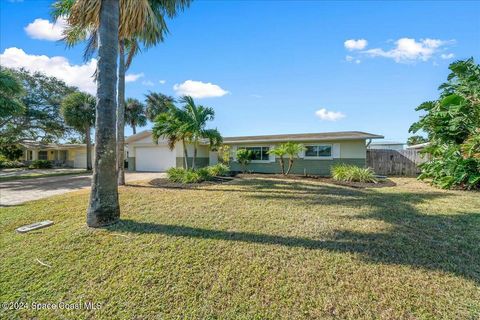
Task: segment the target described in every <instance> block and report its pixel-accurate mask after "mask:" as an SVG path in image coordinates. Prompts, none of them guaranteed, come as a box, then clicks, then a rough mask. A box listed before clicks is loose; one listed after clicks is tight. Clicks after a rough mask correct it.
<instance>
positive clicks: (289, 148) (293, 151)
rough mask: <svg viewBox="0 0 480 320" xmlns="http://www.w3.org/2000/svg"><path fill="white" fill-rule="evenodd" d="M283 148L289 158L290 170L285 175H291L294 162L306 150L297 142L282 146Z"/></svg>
mask: <svg viewBox="0 0 480 320" xmlns="http://www.w3.org/2000/svg"><path fill="white" fill-rule="evenodd" d="M282 148H284V149H285V153H286V155H287V156H288V169H287V172H286V173H285V175H288V174H289V173H290V170H292V167H293V161H294V159H295V158H298V154H299V153H301V152H303V151H304V150H305V147H304V146H303V144H301V143H296V142H287V143H284V144H282Z"/></svg>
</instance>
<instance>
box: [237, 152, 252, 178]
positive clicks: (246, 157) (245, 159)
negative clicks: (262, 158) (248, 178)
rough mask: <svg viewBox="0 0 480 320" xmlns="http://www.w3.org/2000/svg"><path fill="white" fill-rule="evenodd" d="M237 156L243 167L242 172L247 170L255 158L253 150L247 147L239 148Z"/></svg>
mask: <svg viewBox="0 0 480 320" xmlns="http://www.w3.org/2000/svg"><path fill="white" fill-rule="evenodd" d="M236 156H237V161H238V163H240V166H241V167H242V172H243V173H245V172H247V166H248V164H249V163H250V161H252V159H253V152H252V151H251V150H247V149H239V150H237V153H236Z"/></svg>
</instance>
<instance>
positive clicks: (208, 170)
mask: <svg viewBox="0 0 480 320" xmlns="http://www.w3.org/2000/svg"><path fill="white" fill-rule="evenodd" d="M229 172H230V169H229V168H228V167H227V166H226V165H224V164H220V163H219V164H217V165H214V166H210V167H204V168H200V169H184V168H170V169H168V170H167V178H168V180H170V181H172V182H178V183H200V182H203V181H209V180H212V179H213V178H214V177H215V176H225V175H227V174H228V173H229Z"/></svg>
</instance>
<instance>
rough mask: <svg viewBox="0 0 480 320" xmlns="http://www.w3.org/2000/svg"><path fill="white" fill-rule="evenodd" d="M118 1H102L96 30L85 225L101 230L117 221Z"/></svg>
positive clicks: (118, 212) (118, 217)
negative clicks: (90, 170)
mask: <svg viewBox="0 0 480 320" xmlns="http://www.w3.org/2000/svg"><path fill="white" fill-rule="evenodd" d="M118 26H119V0H102V2H101V7H100V25H99V30H98V63H97V105H96V112H97V115H96V121H95V162H94V166H93V176H92V191H91V192H90V203H89V206H88V211H87V225H88V226H89V227H102V226H106V225H109V224H112V223H115V222H117V221H118V220H119V219H120V206H119V203H118V186H117V172H116V144H117V143H116V139H115V131H116V130H115V127H116V119H115V118H116V117H115V112H116V110H117V108H116V107H117V103H116V101H117V95H116V87H117V56H118Z"/></svg>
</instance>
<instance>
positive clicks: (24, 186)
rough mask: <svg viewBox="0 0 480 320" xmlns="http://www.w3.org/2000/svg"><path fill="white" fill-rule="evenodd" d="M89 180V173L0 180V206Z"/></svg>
mask: <svg viewBox="0 0 480 320" xmlns="http://www.w3.org/2000/svg"><path fill="white" fill-rule="evenodd" d="M165 176H166V174H165V173H161V172H127V173H126V176H125V178H126V180H127V183H128V182H132V181H142V180H152V179H157V178H164V177H165ZM91 180H92V177H91V175H90V174H77V175H72V176H57V177H44V178H33V179H25V180H16V181H6V182H0V206H12V205H17V204H21V203H24V202H27V201H31V200H37V199H43V198H47V197H50V196H53V195H57V194H63V193H67V192H70V191H75V190H80V189H85V188H90V184H91Z"/></svg>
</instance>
